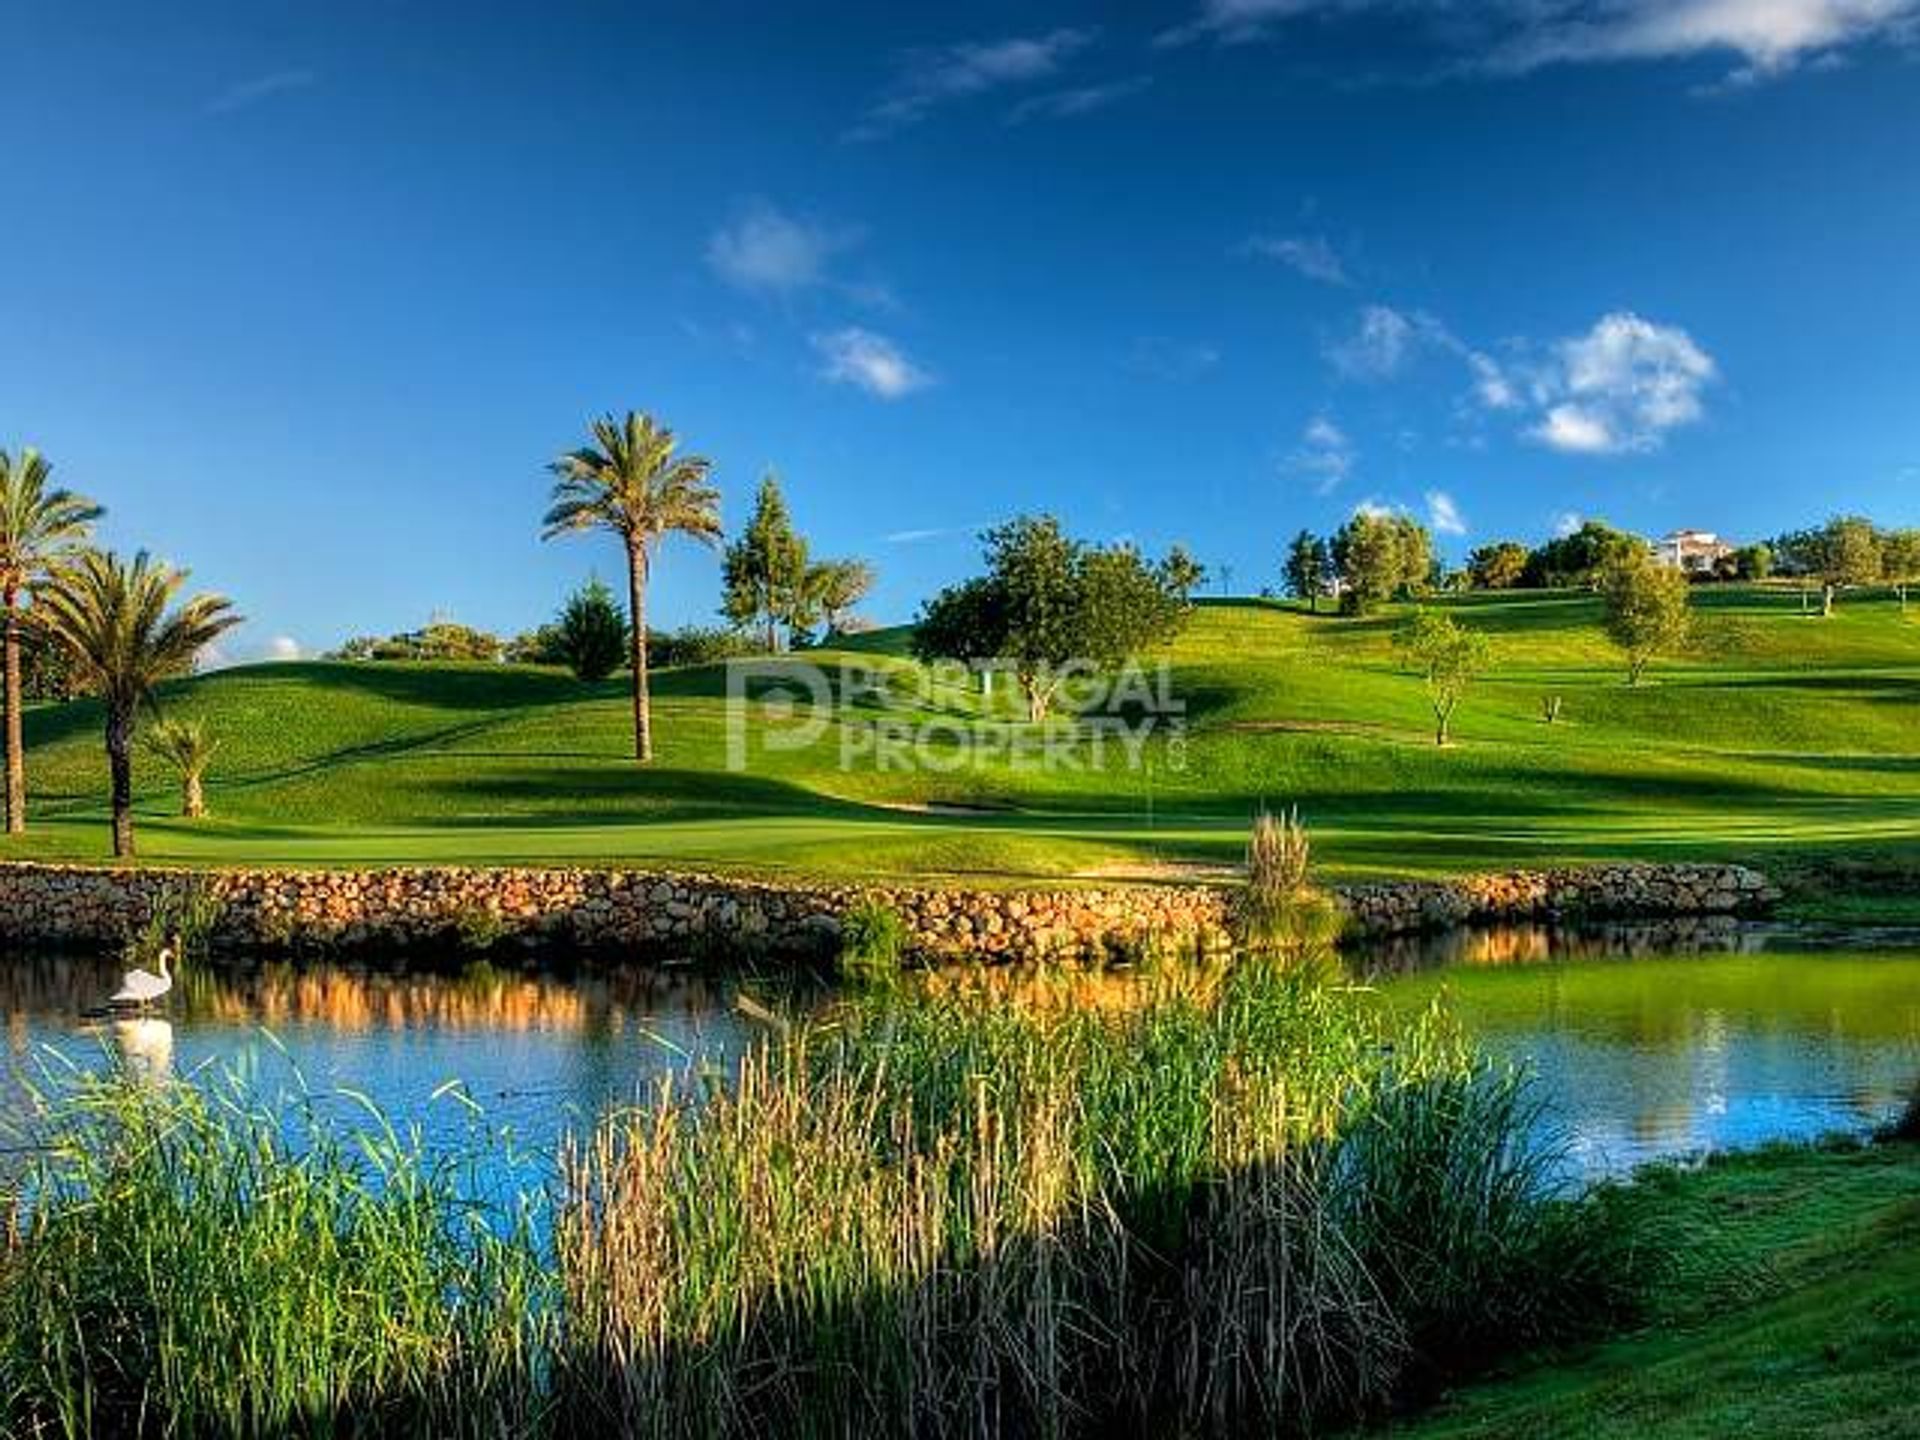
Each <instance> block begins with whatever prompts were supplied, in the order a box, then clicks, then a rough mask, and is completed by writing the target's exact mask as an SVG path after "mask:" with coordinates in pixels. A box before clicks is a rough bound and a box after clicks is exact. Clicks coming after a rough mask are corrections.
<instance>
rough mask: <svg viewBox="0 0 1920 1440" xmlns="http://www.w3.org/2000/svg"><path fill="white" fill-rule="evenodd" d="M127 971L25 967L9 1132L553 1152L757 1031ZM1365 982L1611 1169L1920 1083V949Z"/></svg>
mask: <svg viewBox="0 0 1920 1440" xmlns="http://www.w3.org/2000/svg"><path fill="white" fill-rule="evenodd" d="M116 964H117V962H116V961H114V960H112V959H108V958H101V959H85V958H75V957H72V956H62V957H54V956H41V957H35V956H30V955H16V956H10V957H0V1015H3V1016H4V1017H5V1024H6V1045H5V1053H4V1056H0V1124H3V1123H5V1122H7V1121H10V1120H17V1119H19V1118H21V1117H22V1116H23V1115H24V1114H25V1113H26V1111H27V1109H28V1107H29V1106H30V1103H31V1102H30V1096H29V1087H30V1086H34V1085H45V1084H47V1083H48V1082H49V1080H50V1079H51V1078H53V1077H57V1076H58V1075H59V1074H60V1073H61V1072H62V1071H63V1070H64V1069H66V1068H67V1067H69V1066H83V1067H86V1068H89V1069H94V1068H98V1067H100V1066H102V1065H106V1064H113V1063H120V1064H124V1065H126V1066H127V1067H128V1068H129V1069H131V1070H133V1071H135V1072H136V1073H139V1074H142V1075H146V1076H150V1077H156V1078H158V1077H163V1076H171V1077H178V1076H187V1075H199V1076H202V1077H207V1076H212V1075H215V1074H218V1073H224V1072H226V1071H232V1070H239V1071H243V1072H245V1073H246V1074H247V1075H248V1077H249V1079H250V1083H251V1086H252V1087H253V1091H254V1093H258V1094H262V1095H266V1096H272V1095H276V1094H281V1093H295V1094H304V1095H306V1096H308V1097H310V1098H311V1102H312V1103H313V1105H314V1106H315V1107H316V1108H318V1109H321V1110H323V1111H324V1110H327V1109H329V1108H334V1109H338V1110H340V1111H341V1112H342V1113H343V1114H344V1113H352V1114H359V1113H363V1110H364V1104H365V1102H367V1101H370V1102H371V1103H372V1104H373V1105H375V1106H377V1107H378V1108H379V1110H380V1111H381V1112H382V1113H384V1114H385V1115H386V1116H387V1117H389V1118H390V1119H391V1120H393V1121H394V1122H395V1123H397V1124H399V1125H401V1126H402V1127H406V1128H415V1127H417V1129H418V1130H419V1132H420V1134H421V1136H422V1138H423V1139H424V1140H425V1141H426V1142H427V1144H428V1145H429V1146H434V1147H439V1146H448V1147H453V1146H457V1145H459V1144H460V1143H462V1142H463V1141H470V1140H471V1139H472V1138H473V1137H474V1136H475V1134H476V1133H479V1132H484V1133H487V1134H492V1135H504V1136H505V1137H506V1138H507V1141H508V1142H509V1143H510V1145H511V1146H512V1148H513V1149H515V1150H517V1151H519V1152H521V1153H522V1154H525V1155H529V1156H537V1155H539V1154H541V1153H542V1152H550V1151H551V1149H552V1148H553V1147H554V1145H555V1144H556V1142H557V1141H558V1140H559V1139H560V1138H561V1137H562V1136H563V1135H564V1134H565V1133H567V1132H568V1131H578V1130H580V1129H581V1128H583V1126H584V1125H585V1123H586V1122H587V1121H589V1120H590V1119H591V1117H592V1116H594V1115H595V1114H597V1113H599V1112H601V1111H603V1110H605V1109H606V1108H608V1107H609V1106H611V1105H616V1104H619V1103H623V1102H630V1101H633V1100H635V1099H638V1098H641V1097H642V1096H643V1095H644V1094H645V1093H646V1091H647V1090H648V1088H649V1086H650V1084H651V1082H653V1081H654V1080H656V1079H657V1078H658V1077H660V1076H661V1075H663V1074H665V1073H668V1072H677V1073H679V1074H681V1075H683V1076H685V1075H689V1074H690V1073H692V1072H700V1071H717V1072H721V1073H724V1071H725V1070H727V1069H728V1068H730V1063H731V1061H732V1060H733V1059H734V1058H735V1057H737V1056H738V1054H739V1053H740V1051H741V1050H742V1049H743V1048H744V1047H745V1046H747V1045H749V1044H750V1043H752V1041H753V1039H754V1038H755V1035H756V1030H755V1024H754V1022H753V1021H752V1020H751V1019H749V1018H747V1016H746V1015H744V1014H743V1013H742V1012H741V1011H740V1010H739V1009H738V1008H737V1006H736V1004H735V1001H736V993H735V991H734V989H733V986H732V984H731V982H728V981H725V980H715V979H711V978H707V977H703V976H701V975H698V974H696V973H693V972H691V971H686V970H671V969H668V970H658V969H637V968H636V969H621V968H606V967H596V968H594V969H592V970H583V971H581V972H580V973H578V974H554V973H527V972H522V971H520V970H517V969H496V968H493V967H489V966H479V967H475V968H473V969H470V970H468V971H466V972H463V973H460V974H457V975H453V974H424V973H404V972H401V973H395V972H387V971H381V970H377V969H368V968H346V967H329V966H302V967H300V968H297V969H296V968H291V967H268V968H265V969H251V968H250V969H247V970H244V971H240V970H235V971H226V970H220V969H215V968H203V969H200V970H197V971H196V972H195V973H193V974H192V975H191V976H190V977H187V978H185V979H183V981H182V984H181V985H180V987H179V988H178V989H176V991H175V993H174V995H173V996H172V997H170V1001H169V1003H168V1004H167V1006H166V1008H165V1009H164V1011H162V1012H159V1013H156V1014H155V1015H154V1016H152V1017H149V1018H144V1019H135V1020H124V1021H98V1020H89V1019H86V1018H84V1014H83V1012H85V1011H86V1010H88V1009H89V1008H90V1007H93V1006H95V1005H97V1004H98V1003H99V1001H100V999H101V997H103V996H104V995H106V994H108V993H110V992H111V990H112V989H113V985H114V982H115V981H116V980H117V975H116V974H115V969H116ZM1353 967H1354V969H1355V972H1356V974H1357V976H1358V977H1360V978H1361V979H1362V981H1363V982H1364V983H1368V984H1371V985H1373V986H1375V987H1377V988H1378V989H1379V990H1380V991H1381V993H1382V994H1383V995H1385V996H1386V997H1387V998H1388V999H1389V1000H1390V1001H1391V1002H1393V1003H1394V1004H1396V1005H1404V1006H1407V1007H1409V1008H1413V1007H1419V1006H1423V1005H1425V1004H1427V1003H1429V1002H1430V1001H1432V1000H1433V999H1434V997H1436V996H1441V995H1444V997H1445V1000H1446V1003H1448V1004H1449V1005H1450V1006H1451V1007H1452V1008H1453V1010H1454V1011H1455V1013H1456V1014H1458V1015H1459V1016H1460V1018H1461V1019H1462V1021H1463V1022H1464V1024H1465V1025H1466V1026H1467V1028H1468V1029H1469V1030H1470V1031H1471V1032H1472V1033H1473V1034H1474V1035H1476V1036H1477V1037H1478V1038H1479V1040H1480V1041H1481V1043H1482V1044H1483V1045H1484V1046H1485V1047H1486V1048H1487V1049H1488V1050H1489V1051H1491V1052H1492V1053H1494V1054H1496V1055H1498V1056H1501V1057H1504V1058H1508V1059H1511V1060H1514V1061H1517V1062H1521V1063H1524V1064H1526V1065H1529V1066H1530V1067H1532V1069H1533V1070H1534V1071H1535V1073H1536V1074H1537V1075H1538V1077H1539V1081H1540V1084H1541V1086H1542V1088H1543V1092H1544V1095H1545V1098H1546V1099H1547V1100H1548V1102H1549V1104H1550V1106H1551V1108H1552V1112H1553V1114H1554V1116H1555V1119H1556V1121H1557V1123H1558V1124H1559V1126H1561V1127H1562V1128H1563V1129H1564V1131H1565V1132H1566V1133H1567V1135H1569V1136H1570V1137H1571V1140H1572V1143H1573V1145H1574V1148H1575V1154H1576V1157H1577V1159H1578V1161H1579V1163H1580V1164H1581V1166H1582V1167H1583V1168H1585V1169H1587V1170H1589V1171H1591V1172H1606V1171H1616V1170H1622V1169H1626V1168H1629V1167H1631V1166H1633V1165H1634V1164H1637V1163H1639V1162H1641V1161H1643V1160H1647V1159H1651V1158H1655V1157H1660V1156H1671V1155H1689V1154H1696V1153H1699V1152H1701V1151H1705V1150H1710V1149H1723V1148H1738V1147H1746V1146H1752V1145H1757V1144H1762V1143H1765V1142H1767V1141H1770V1140H1776V1139H1796V1138H1809V1137H1813V1136H1817V1135H1821V1134H1826V1133H1829V1132H1834V1131H1848V1130H1851V1131H1861V1130H1865V1129H1867V1128H1870V1127H1871V1126H1873V1125H1875V1124H1877V1123H1880V1122H1881V1121H1883V1120H1885V1119H1886V1118H1888V1117H1889V1116H1890V1115H1892V1114H1893V1113H1894V1112H1895V1111H1896V1110H1898V1109H1899V1107H1900V1106H1901V1105H1902V1104H1903V1103H1905V1101H1906V1100H1907V1099H1908V1097H1909V1096H1911V1095H1912V1094H1913V1093H1914V1090H1915V1087H1916V1085H1917V1084H1920V937H1916V936H1912V935H1887V934H1883V935H1877V936H1875V935H1862V934H1860V933H1858V932H1854V933H1850V934H1845V935H1817V934H1810V933H1806V932H1794V931H1788V930H1780V929H1774V928H1767V927H1754V926H1734V925H1720V926H1714V927H1704V928H1692V929H1684V930H1662V929H1657V928H1641V929H1616V930H1607V931H1590V932H1581V933H1566V932H1558V931H1551V930H1547V929H1544V928H1543V929H1530V928H1520V929H1506V930H1498V931H1486V932H1463V933H1460V934H1455V935H1451V936H1447V937H1443V938H1442V939H1440V940H1437V941H1426V942H1420V943H1418V944H1413V945H1405V946H1399V947H1391V948H1381V949H1378V950H1376V951H1373V952H1370V953H1366V954H1362V955H1358V956H1355V957H1354V958H1353ZM1099 983H1101V984H1113V985H1125V984H1127V983H1129V981H1128V980H1127V978H1126V976H1125V975H1124V974H1120V975H1116V976H1113V977H1110V978H1105V979H1102V980H1101V981H1100V982H1099ZM361 1097H364V1100H363V1099H362V1098H361Z"/></svg>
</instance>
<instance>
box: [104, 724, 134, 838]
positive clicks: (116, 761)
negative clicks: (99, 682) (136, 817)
mask: <svg viewBox="0 0 1920 1440" xmlns="http://www.w3.org/2000/svg"><path fill="white" fill-rule="evenodd" d="M107 769H108V771H109V772H110V773H111V775H112V776H113V857H114V859H116V860H131V859H132V858H133V712H132V710H130V709H129V710H126V711H122V710H121V709H119V707H117V706H115V705H112V704H109V705H108V707H107Z"/></svg>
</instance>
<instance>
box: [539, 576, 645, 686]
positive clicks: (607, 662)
mask: <svg viewBox="0 0 1920 1440" xmlns="http://www.w3.org/2000/svg"><path fill="white" fill-rule="evenodd" d="M553 630H554V636H553V640H554V645H553V650H554V654H555V655H556V656H558V657H559V660H560V663H561V664H562V665H565V666H566V667H567V668H568V669H569V670H571V671H573V673H574V677H575V678H576V679H579V680H584V681H586V682H587V683H588V684H593V683H595V682H596V681H600V680H604V679H606V678H607V677H608V676H609V675H611V674H613V672H614V671H616V670H618V669H619V668H620V665H621V662H622V661H624V660H625V659H626V658H627V651H628V643H627V617H626V616H625V615H622V614H621V613H620V606H619V604H618V603H617V602H616V601H615V600H614V598H613V592H612V591H611V590H609V589H608V588H607V587H606V586H605V585H603V584H602V583H601V582H600V580H599V579H598V578H597V577H596V578H594V579H591V580H589V581H587V583H586V584H584V585H582V586H581V587H580V588H579V589H578V590H576V591H574V592H573V594H571V595H569V596H568V597H567V603H566V604H565V605H564V606H562V607H561V610H560V614H559V617H558V618H557V619H556V620H555V621H554V624H553Z"/></svg>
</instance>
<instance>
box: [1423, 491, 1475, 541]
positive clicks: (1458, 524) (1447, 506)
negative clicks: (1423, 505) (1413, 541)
mask: <svg viewBox="0 0 1920 1440" xmlns="http://www.w3.org/2000/svg"><path fill="white" fill-rule="evenodd" d="M1427 525H1428V528H1430V529H1431V530H1432V531H1433V533H1434V534H1436V535H1464V534H1466V533H1467V519H1466V517H1465V516H1464V515H1462V514H1461V513H1460V507H1459V506H1458V505H1457V504H1455V503H1454V499H1453V497H1452V496H1451V495H1449V494H1447V492H1446V491H1444V490H1429V491H1428V492H1427Z"/></svg>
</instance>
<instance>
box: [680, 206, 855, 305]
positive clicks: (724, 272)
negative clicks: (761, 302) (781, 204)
mask: <svg viewBox="0 0 1920 1440" xmlns="http://www.w3.org/2000/svg"><path fill="white" fill-rule="evenodd" d="M860 239H861V232H860V230H859V229H858V228H857V227H852V226H844V225H840V226H834V225H826V224H823V223H821V222H819V221H817V220H808V219H803V218H801V217H799V216H795V215H790V214H788V213H787V212H785V211H783V210H781V209H779V208H778V207H777V206H774V205H771V204H769V203H767V202H766V201H764V200H756V201H753V202H751V203H750V204H748V205H746V206H745V207H743V208H742V210H741V211H740V213H739V214H738V215H737V216H735V218H734V219H733V220H732V221H730V222H729V223H728V224H725V225H723V226H721V227H720V228H719V229H718V230H716V231H714V232H713V235H712V236H711V237H710V238H709V239H708V241H707V264H708V265H709V266H711V267H712V269H713V272H714V273H715V274H716V275H718V276H719V277H720V278H721V279H722V280H725V281H726V282H727V283H728V284H729V285H732V286H734V287H735V288H737V289H740V290H748V291H759V292H761V293H766V294H790V293H792V292H793V291H796V290H804V289H806V288H807V287H809V286H813V285H820V284H824V283H825V282H826V280H827V278H828V275H827V267H828V263H829V262H830V261H831V260H832V259H833V258H834V257H835V256H836V255H839V254H841V253H843V252H844V251H847V250H849V249H851V248H852V247H854V246H855V245H858V244H859V243H860Z"/></svg>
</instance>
